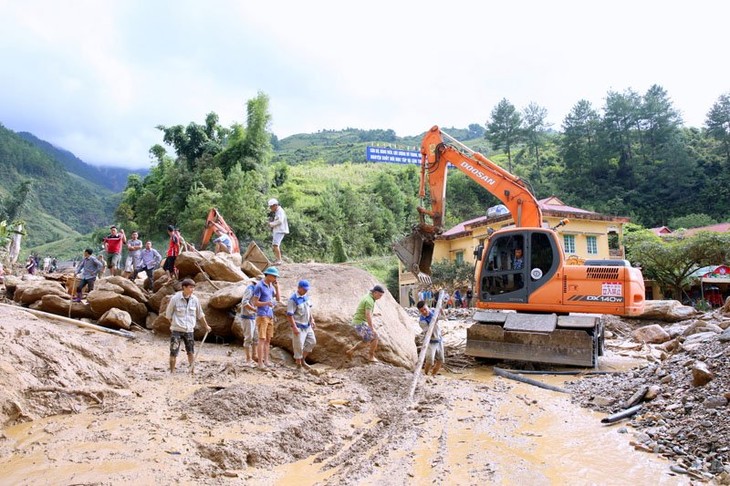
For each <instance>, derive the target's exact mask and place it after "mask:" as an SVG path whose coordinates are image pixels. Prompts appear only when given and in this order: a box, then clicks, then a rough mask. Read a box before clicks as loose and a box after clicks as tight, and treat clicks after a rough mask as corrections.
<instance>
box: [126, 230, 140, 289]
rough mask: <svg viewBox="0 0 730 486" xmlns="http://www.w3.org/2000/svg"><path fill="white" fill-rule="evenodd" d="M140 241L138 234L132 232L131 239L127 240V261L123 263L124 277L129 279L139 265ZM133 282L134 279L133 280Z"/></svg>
mask: <svg viewBox="0 0 730 486" xmlns="http://www.w3.org/2000/svg"><path fill="white" fill-rule="evenodd" d="M142 246H143V245H142V240H140V239H139V233H137V232H136V231H132V239H131V240H127V259H126V260H125V262H124V276H125V277H126V278H129V277H130V276H131V275H132V274H133V273H135V270H136V269H137V268H139V266H140V264H141V259H140V254H141V253H142ZM133 280H134V279H133Z"/></svg>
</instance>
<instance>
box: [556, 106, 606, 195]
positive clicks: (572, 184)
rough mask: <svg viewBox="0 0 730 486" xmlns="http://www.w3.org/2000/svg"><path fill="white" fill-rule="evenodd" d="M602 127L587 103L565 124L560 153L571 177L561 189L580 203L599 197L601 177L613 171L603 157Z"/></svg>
mask: <svg viewBox="0 0 730 486" xmlns="http://www.w3.org/2000/svg"><path fill="white" fill-rule="evenodd" d="M600 124H601V119H600V116H599V114H598V112H597V111H596V110H595V109H594V108H593V106H592V105H591V103H590V102H589V101H587V100H580V101H578V103H576V104H575V105H574V106H573V108H572V109H571V111H570V113H568V115H567V116H566V117H565V119H564V120H563V124H562V128H563V136H562V137H561V139H560V142H559V147H560V148H559V150H560V155H561V156H562V159H563V164H564V166H565V170H566V172H567V174H568V177H564V178H562V179H561V180H560V184H559V187H560V188H561V193H562V194H565V195H568V196H571V195H576V196H577V199H578V201H583V200H586V199H588V198H589V197H590V196H591V195H592V194H596V185H597V177H600V176H598V174H599V173H601V172H608V171H611V168H610V167H609V166H608V164H605V159H604V158H603V157H602V156H601V146H600V141H599V130H600Z"/></svg>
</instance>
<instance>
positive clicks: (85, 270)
mask: <svg viewBox="0 0 730 486" xmlns="http://www.w3.org/2000/svg"><path fill="white" fill-rule="evenodd" d="M93 254H94V250H92V249H91V248H87V249H86V250H84V258H83V260H81V261H80V262H79V264H78V265H76V270H75V271H74V274H75V275H76V276H77V277H76V280H78V281H79V283H78V284H76V297H74V299H73V300H74V302H81V296H82V295H83V290H84V287H88V291H89V292H91V291H92V290H94V282H96V277H97V275H99V272H100V271H101V270H103V269H104V263H103V262H101V261H100V260H99V259H98V258H94V257H93V256H92V255H93ZM79 279H80V280H79Z"/></svg>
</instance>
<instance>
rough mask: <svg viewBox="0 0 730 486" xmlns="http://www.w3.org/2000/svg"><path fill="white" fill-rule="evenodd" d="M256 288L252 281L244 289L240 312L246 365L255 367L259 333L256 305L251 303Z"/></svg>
mask: <svg viewBox="0 0 730 486" xmlns="http://www.w3.org/2000/svg"><path fill="white" fill-rule="evenodd" d="M255 288H256V283H255V282H253V283H250V284H249V285H248V286H247V287H246V290H244V291H243V298H242V299H241V310H240V312H239V314H238V316H237V317H238V319H239V320H240V322H241V327H242V330H243V351H244V353H245V355H246V359H245V361H244V365H246V366H251V367H254V366H256V362H258V360H259V359H258V343H259V333H258V330H257V329H256V307H254V306H253V304H252V303H251V299H252V298H253V291H254V289H255ZM252 349H253V356H251V350H252Z"/></svg>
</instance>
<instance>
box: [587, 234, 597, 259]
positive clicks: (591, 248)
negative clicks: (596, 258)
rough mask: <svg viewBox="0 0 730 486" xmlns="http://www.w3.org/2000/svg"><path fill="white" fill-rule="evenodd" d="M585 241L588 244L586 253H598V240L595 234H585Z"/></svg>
mask: <svg viewBox="0 0 730 486" xmlns="http://www.w3.org/2000/svg"><path fill="white" fill-rule="evenodd" d="M586 243H587V244H588V254H589V255H598V241H597V238H596V237H595V236H586Z"/></svg>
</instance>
